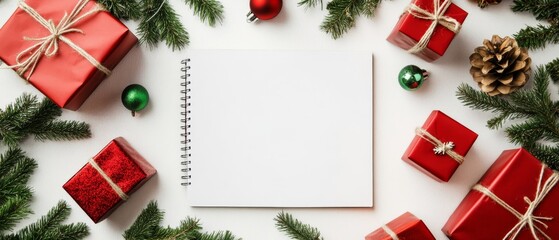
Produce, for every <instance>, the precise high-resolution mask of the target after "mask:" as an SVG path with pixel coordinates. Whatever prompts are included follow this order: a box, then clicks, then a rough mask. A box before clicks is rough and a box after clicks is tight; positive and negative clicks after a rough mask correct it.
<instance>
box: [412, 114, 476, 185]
mask: <svg viewBox="0 0 559 240" xmlns="http://www.w3.org/2000/svg"><path fill="white" fill-rule="evenodd" d="M477 136H478V135H477V134H476V133H475V132H473V131H472V130H470V129H468V128H467V127H465V126H464V125H462V124H460V123H459V122H457V121H456V120H454V119H452V118H450V117H449V116H447V115H446V114H444V113H443V112H441V111H438V110H435V111H433V112H431V114H430V115H429V117H428V118H427V120H426V121H425V123H424V124H423V127H422V128H418V129H416V135H415V137H414V138H413V140H412V142H411V143H410V145H409V147H408V149H407V150H406V152H405V153H404V155H403V156H402V160H404V161H405V162H407V163H409V164H411V165H412V166H414V167H416V168H417V169H419V170H421V171H422V172H424V173H425V174H427V175H429V176H430V177H432V178H434V179H435V180H437V181H444V182H448V180H450V178H451V177H452V175H453V174H454V172H455V171H456V169H457V168H458V167H459V166H460V164H461V163H462V161H463V158H464V156H465V155H466V154H467V153H468V151H469V150H470V148H471V147H472V145H473V144H474V142H475V140H476V139H477ZM451 145H452V146H451Z"/></svg>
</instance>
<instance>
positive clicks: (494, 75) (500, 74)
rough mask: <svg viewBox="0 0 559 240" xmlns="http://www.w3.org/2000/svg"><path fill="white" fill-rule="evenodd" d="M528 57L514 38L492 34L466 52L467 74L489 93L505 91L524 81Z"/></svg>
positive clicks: (527, 71) (518, 85) (516, 86)
mask: <svg viewBox="0 0 559 240" xmlns="http://www.w3.org/2000/svg"><path fill="white" fill-rule="evenodd" d="M531 63H532V60H531V59H530V57H529V56H528V52H527V50H526V49H525V48H521V47H519V46H518V43H517V42H516V40H514V38H511V37H508V36H507V37H504V38H501V37H499V36H497V35H493V37H492V38H491V41H489V40H487V39H485V40H484V41H483V46H480V47H477V48H476V49H475V50H474V53H473V54H472V55H470V64H471V65H472V67H471V68H470V74H472V77H473V78H474V80H475V81H476V82H477V83H478V86H479V87H480V88H481V90H482V91H483V92H486V93H488V94H489V95H490V96H495V95H499V94H509V93H511V92H514V91H516V90H517V89H519V88H521V87H522V86H524V84H526V82H527V81H528V78H529V73H530V65H531Z"/></svg>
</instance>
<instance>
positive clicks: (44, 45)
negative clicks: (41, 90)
mask: <svg viewBox="0 0 559 240" xmlns="http://www.w3.org/2000/svg"><path fill="white" fill-rule="evenodd" d="M88 1H89V0H78V3H77V4H76V6H75V7H74V9H73V10H72V12H70V14H68V13H64V16H63V17H62V19H60V22H59V23H58V25H55V24H54V21H53V20H52V19H49V20H46V19H45V18H44V17H43V16H41V15H40V14H39V13H38V12H37V11H36V10H35V9H33V8H32V7H30V6H29V5H27V4H26V3H25V2H24V1H20V2H19V3H18V7H19V8H21V9H22V10H23V11H25V12H26V13H27V14H29V15H30V16H31V17H32V18H33V19H35V21H37V22H38V23H39V24H41V26H43V27H45V28H46V29H47V30H48V31H49V32H50V34H49V35H48V36H45V37H39V38H31V37H24V38H23V40H26V41H37V43H36V44H34V45H32V46H31V47H28V48H26V49H25V50H23V51H21V52H20V53H19V54H18V55H17V56H16V64H15V65H12V66H8V68H17V70H16V72H17V74H19V75H20V76H23V75H24V74H25V73H28V74H27V77H26V78H25V79H26V80H29V78H30V77H31V75H32V74H33V72H34V71H35V67H36V66H37V64H38V63H39V60H40V59H41V57H42V56H43V55H45V56H46V57H52V56H54V55H56V53H58V50H59V46H58V45H59V44H58V41H62V42H64V43H66V44H67V45H68V46H70V47H71V48H72V49H73V50H75V51H76V52H77V53H78V54H80V55H81V56H82V57H84V58H85V59H86V60H87V61H89V62H90V63H91V64H92V65H93V66H95V67H96V68H97V69H99V70H100V71H101V72H103V73H105V74H106V75H110V74H111V70H109V69H108V68H107V67H105V66H103V65H102V64H101V63H100V62H99V61H97V59H95V58H94V57H93V56H91V55H90V54H89V53H87V52H86V51H85V50H84V49H83V48H81V47H79V46H78V45H76V44H75V43H73V42H72V41H71V40H70V39H68V38H66V37H64V35H65V34H68V33H72V32H78V33H82V34H83V31H82V30H81V29H78V28H72V27H73V26H74V25H75V24H76V23H78V22H80V21H82V20H84V19H85V18H87V17H89V16H92V15H93V14H95V13H97V12H100V11H104V10H105V9H104V8H103V7H101V6H100V5H98V4H97V5H96V7H95V8H93V9H92V10H90V11H88V12H85V13H83V14H81V15H79V14H80V13H81V12H82V10H83V9H84V8H85V6H86V5H87V3H88Z"/></svg>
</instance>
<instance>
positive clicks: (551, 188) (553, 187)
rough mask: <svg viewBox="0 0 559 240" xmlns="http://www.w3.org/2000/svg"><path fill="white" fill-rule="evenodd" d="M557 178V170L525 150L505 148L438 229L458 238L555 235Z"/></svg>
mask: <svg viewBox="0 0 559 240" xmlns="http://www.w3.org/2000/svg"><path fill="white" fill-rule="evenodd" d="M558 181H559V173H558V172H557V171H553V170H551V169H550V168H548V167H547V166H545V165H544V164H542V163H541V162H540V161H539V160H538V159H536V158H535V157H534V156H532V154H530V153H529V152H528V151H526V150H524V149H522V148H520V149H512V150H506V151H503V153H502V154H501V155H500V156H499V157H498V158H497V160H496V161H495V162H494V163H493V165H491V167H490V168H489V169H488V170H487V172H485V174H484V175H483V177H481V179H480V180H479V182H478V183H477V184H476V185H475V186H474V187H473V188H472V190H471V191H470V192H469V193H468V194H467V195H466V197H465V198H464V200H462V202H461V203H460V205H458V207H457V208H456V210H455V211H454V213H453V214H452V215H451V216H450V218H449V219H448V221H447V222H446V224H445V225H444V227H443V229H442V231H443V232H444V233H445V234H446V235H447V236H448V237H449V238H450V239H457V240H460V239H464V240H466V239H467V240H470V239H511V240H512V239H517V240H520V239H523V240H524V239H534V240H539V239H552V238H553V239H556V238H557V236H559V207H557V202H558V201H559V188H558V187H557V182H558ZM480 237H481V238H480Z"/></svg>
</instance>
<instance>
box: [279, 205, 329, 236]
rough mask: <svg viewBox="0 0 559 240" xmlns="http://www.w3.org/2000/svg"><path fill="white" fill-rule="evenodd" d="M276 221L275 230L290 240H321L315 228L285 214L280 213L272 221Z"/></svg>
mask: <svg viewBox="0 0 559 240" xmlns="http://www.w3.org/2000/svg"><path fill="white" fill-rule="evenodd" d="M274 220H275V221H276V228H277V229H278V230H280V231H281V232H284V233H285V234H287V235H288V236H289V237H290V238H291V239H296V240H323V239H324V238H322V236H320V232H319V231H318V229H317V228H314V227H312V226H310V225H308V224H304V223H302V222H301V221H299V220H297V219H295V218H293V216H292V215H291V214H289V213H286V212H283V211H282V212H280V213H278V215H277V216H276V218H275V219H274Z"/></svg>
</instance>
